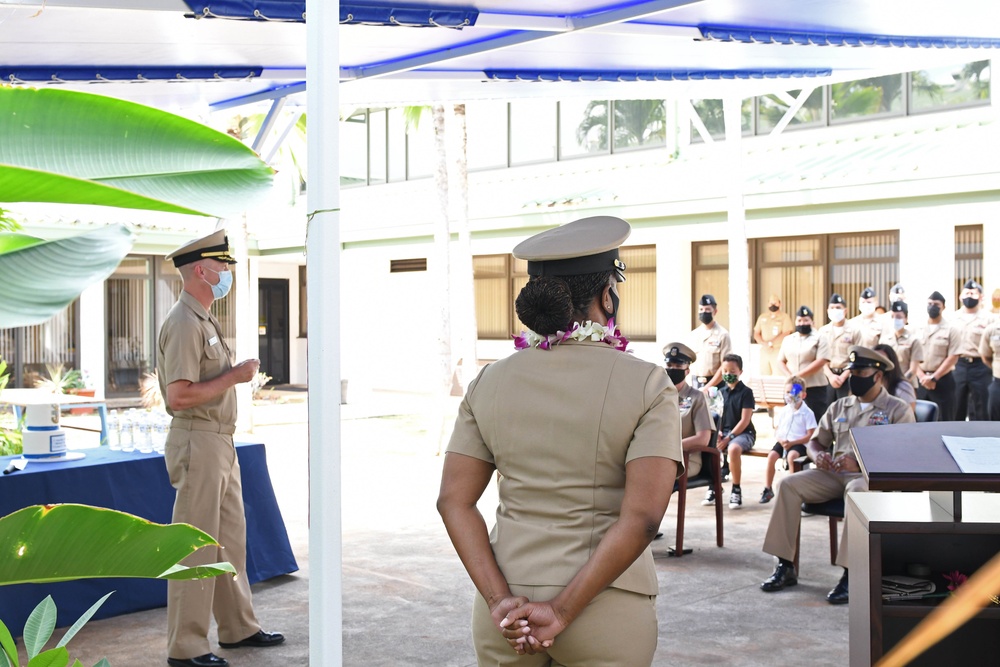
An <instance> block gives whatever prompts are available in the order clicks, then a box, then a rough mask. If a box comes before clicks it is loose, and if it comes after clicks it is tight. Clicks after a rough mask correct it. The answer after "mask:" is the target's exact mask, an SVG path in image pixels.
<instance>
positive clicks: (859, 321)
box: [847, 314, 885, 348]
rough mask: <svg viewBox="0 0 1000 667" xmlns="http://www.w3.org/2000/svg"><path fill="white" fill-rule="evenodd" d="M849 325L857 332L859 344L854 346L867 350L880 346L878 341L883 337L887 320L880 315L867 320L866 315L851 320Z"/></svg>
mask: <svg viewBox="0 0 1000 667" xmlns="http://www.w3.org/2000/svg"><path fill="white" fill-rule="evenodd" d="M847 324H848V326H851V327H853V328H854V330H855V331H856V332H857V335H858V337H857V342H855V343H854V344H855V345H861V346H862V347H867V348H871V347H874V346H875V345H877V344H878V339H879V338H881V337H882V331H883V330H884V328H885V320H884V319H883V318H882V317H880V316H879V315H878V314H876V315H873V316H872V317H871V319H865V316H864V315H858V316H857V317H852V318H851V319H849V320H848V321H847Z"/></svg>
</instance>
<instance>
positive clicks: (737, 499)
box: [729, 489, 743, 510]
mask: <svg viewBox="0 0 1000 667" xmlns="http://www.w3.org/2000/svg"><path fill="white" fill-rule="evenodd" d="M742 505H743V492H742V491H740V490H739V489H733V490H732V493H730V494H729V509H731V510H738V509H739V508H740V507H741V506H742Z"/></svg>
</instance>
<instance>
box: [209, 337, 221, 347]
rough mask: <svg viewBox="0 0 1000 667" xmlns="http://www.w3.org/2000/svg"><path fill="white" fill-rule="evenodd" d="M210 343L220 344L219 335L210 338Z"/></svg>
mask: <svg viewBox="0 0 1000 667" xmlns="http://www.w3.org/2000/svg"><path fill="white" fill-rule="evenodd" d="M208 344H209V345H218V344H219V337H218V336H212V337H211V338H209V339H208Z"/></svg>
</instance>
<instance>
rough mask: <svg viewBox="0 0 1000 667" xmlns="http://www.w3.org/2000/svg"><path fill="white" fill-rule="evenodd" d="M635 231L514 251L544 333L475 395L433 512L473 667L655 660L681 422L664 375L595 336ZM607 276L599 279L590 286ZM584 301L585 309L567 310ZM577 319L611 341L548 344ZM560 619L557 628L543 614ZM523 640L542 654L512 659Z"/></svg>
mask: <svg viewBox="0 0 1000 667" xmlns="http://www.w3.org/2000/svg"><path fill="white" fill-rule="evenodd" d="M629 231H630V226H629V225H628V223H626V222H625V221H624V220H621V219H618V218H611V217H608V216H597V217H593V218H585V219H583V220H578V221H576V222H572V223H569V224H567V225H563V226H561V227H556V228H554V229H551V230H548V231H546V232H542V233H541V234H537V235H535V236H533V237H531V238H529V239H527V240H525V241H523V242H521V243H520V244H518V245H517V246H516V247H515V248H514V256H515V257H517V258H519V259H525V260H527V262H528V274H529V276H531V278H530V279H529V281H528V283H527V285H525V287H524V288H522V290H521V293H520V294H519V295H518V298H517V303H516V305H517V313H518V317H519V318H520V319H521V321H522V322H524V324H525V325H526V326H527V327H529V329H531V330H532V331H533V332H534V333H535V334H536V336H537V338H535V337H532V339H531V340H530V341H528V345H527V347H526V348H525V349H520V350H519V351H518V352H516V353H514V354H512V355H510V356H508V357H505V358H504V359H501V360H499V361H496V362H494V363H492V364H490V365H489V366H487V367H486V368H484V369H483V370H482V371H481V372H480V374H479V376H478V377H477V378H476V380H475V381H474V382H473V383H472V384H471V385H470V386H469V389H468V391H467V392H466V395H465V398H464V400H463V401H462V405H461V406H460V408H459V414H458V418H457V419H456V422H455V429H454V431H453V433H452V437H451V441H450V443H449V445H448V452H447V454H446V456H445V461H444V469H443V472H442V477H441V493H440V495H439V497H438V503H437V507H438V510H439V512H440V513H441V517H442V519H443V521H444V524H445V527H446V528H447V530H448V534H449V536H450V537H451V539H452V543H453V544H454V546H455V550H456V551H457V552H458V554H459V556H460V558H461V559H462V562H463V563H464V564H465V565H466V568H467V570H468V573H469V575H470V578H471V579H472V581H473V583H474V584H475V586H476V589H477V590H478V591H479V594H478V595H476V597H475V601H474V602H473V613H472V619H473V620H472V624H473V630H472V634H473V641H474V642H475V649H476V653H477V655H478V656H479V663H480V664H483V665H485V664H492V665H497V664H504V665H536V666H537V665H541V664H552V663H555V664H564V665H566V664H608V665H611V664H616V665H630V666H632V665H634V666H636V667H638V666H640V665H649V664H650V663H651V662H652V659H653V653H654V652H655V650H656V641H657V622H656V607H655V604H656V602H655V599H656V595H657V593H658V588H659V586H658V583H657V577H656V568H655V566H654V564H653V558H652V551H651V550H650V548H649V544H650V542H651V540H652V538H653V536H654V531H653V530H652V527H651V526H652V525H658V524H659V522H660V521H661V520H662V518H663V513H664V511H665V509H666V506H667V503H668V501H669V498H670V493H671V487H672V484H670V482H669V480H670V479H671V478H675V477H676V476H677V474H678V473H680V472H682V471H683V465H681V464H680V461H681V459H682V450H681V438H680V435H681V427H680V415H679V412H678V408H677V392H676V390H675V389H674V387H673V385H672V384H671V383H670V381H669V379H668V378H667V375H666V374H665V373H664V371H663V369H662V368H660V367H659V366H656V365H654V364H650V363H648V362H645V361H642V360H640V359H638V358H636V357H634V356H632V355H630V354H626V353H624V352H623V351H621V349H620V348H619V346H618V345H617V342H616V341H615V340H613V339H611V338H608V337H607V335H606V332H604V327H605V323H606V322H607V321H608V320H609V318H611V317H613V316H614V315H615V314H616V313H617V312H618V309H619V307H618V296H617V288H616V284H617V282H616V281H621V280H624V270H625V265H624V264H623V263H622V262H621V261H620V260H619V259H618V247H619V246H620V245H621V243H622V242H623V241H624V240H625V238H627V236H628V234H629ZM602 275H607V276H608V279H607V281H605V282H604V283H603V284H597V285H596V286H594V282H593V281H592V280H591V278H592V277H594V276H597V277H598V283H599V282H600V280H601V278H600V277H601V276H602ZM566 287H569V292H570V293H567V289H566ZM557 288H558V289H557ZM585 292H586V293H585ZM591 293H593V295H592V296H591ZM577 297H579V298H581V299H586V302H587V306H586V309H585V310H580V309H579V306H574V305H573V301H574V299H575V298H577ZM566 306H568V308H569V312H568V313H567V312H565V311H564V307H566ZM567 318H568V319H567ZM573 323H579V324H581V325H583V326H590V327H594V325H600V327H601V331H602V332H604V333H605V338H604V339H603V340H594V339H593V336H591V335H587V336H585V337H581V338H575V337H573V336H569V337H567V338H565V339H563V338H561V337H560V339H559V342H557V343H553V344H547V345H546V347H544V348H543V347H541V340H545V339H543V338H541V337H543V336H548V335H555V334H554V332H555V331H556V330H568V331H573V330H574V329H573ZM533 324H534V327H533ZM553 327H555V328H553ZM539 329H543V330H541V331H539ZM532 341H537V342H534V343H533V342H532ZM496 472H499V473H500V482H499V485H498V495H499V499H500V504H499V507H498V508H497V511H496V524H495V526H494V528H493V531H492V532H491V533H490V534H487V529H486V524H485V522H484V521H483V517H482V515H481V514H480V513H479V511H478V510H477V508H476V500H477V499H478V498H481V497H482V494H483V492H484V491H485V489H486V488H487V486H488V485H489V484H491V483H492V482H493V479H494V478H495V477H496ZM626 472H627V474H626ZM647 522H652V523H647ZM517 603H520V604H519V605H518V604H517ZM556 608H558V609H559V610H560V612H559V616H560V621H561V622H557V621H554V620H553V617H552V615H551V613H548V612H551V610H553V609H556ZM522 621H527V623H522ZM552 637H554V642H552V643H551V644H550V645H548V646H546V643H548V642H551V638H552ZM530 638H534V639H535V640H536V641H537V642H539V645H538V648H539V649H540V650H547V652H548V655H547V656H524V655H522V656H521V657H520V658H519V657H518V656H517V655H515V653H523V652H527V653H531V652H532V651H533V650H534V647H535V644H530V643H527V642H528V641H529V639H530ZM549 660H551V661H552V663H550V662H548V661H549Z"/></svg>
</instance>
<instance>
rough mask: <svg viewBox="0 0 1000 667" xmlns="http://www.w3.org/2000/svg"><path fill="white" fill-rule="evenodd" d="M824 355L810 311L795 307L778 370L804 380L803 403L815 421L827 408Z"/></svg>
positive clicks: (828, 402)
mask: <svg viewBox="0 0 1000 667" xmlns="http://www.w3.org/2000/svg"><path fill="white" fill-rule="evenodd" d="M826 354H827V351H826V346H825V345H824V344H823V342H822V338H821V337H820V335H819V332H818V331H816V330H815V329H813V312H812V311H811V310H810V309H809V307H808V306H799V309H798V310H797V311H795V333H793V334H791V335H790V336H787V337H786V338H785V340H783V341H781V349H780V350H778V369H779V370H780V371H781V372H782V374H784V375H787V376H792V375H797V376H798V377H800V378H802V379H803V380H804V381H805V388H806V390H807V391H806V398H805V402H806V405H808V406H809V409H810V410H812V411H813V414H814V415H816V418H817V419H819V418H820V417H822V416H823V413H824V412H826V408H827V406H829V405H830V390H829V389H828V387H829V386H830V381H829V380H827V378H826V374H825V373H824V372H823V367H824V366H826V364H827V363H828V361H829V360H828V359H827V357H826V356H825V355H826Z"/></svg>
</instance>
